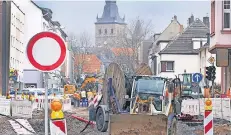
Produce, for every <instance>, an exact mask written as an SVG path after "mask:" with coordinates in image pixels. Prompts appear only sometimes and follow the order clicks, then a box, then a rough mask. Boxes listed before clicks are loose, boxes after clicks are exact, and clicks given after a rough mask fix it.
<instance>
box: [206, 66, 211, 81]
mask: <svg viewBox="0 0 231 135" xmlns="http://www.w3.org/2000/svg"><path fill="white" fill-rule="evenodd" d="M206 78H207V79H208V80H209V81H211V79H212V74H211V68H210V66H209V67H206Z"/></svg>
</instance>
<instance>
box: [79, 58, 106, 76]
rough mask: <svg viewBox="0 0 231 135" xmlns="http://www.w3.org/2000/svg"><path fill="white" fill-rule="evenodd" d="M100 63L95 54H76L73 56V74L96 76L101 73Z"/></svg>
mask: <svg viewBox="0 0 231 135" xmlns="http://www.w3.org/2000/svg"><path fill="white" fill-rule="evenodd" d="M101 65H102V63H101V61H100V59H99V58H98V57H97V56H96V55H95V54H78V55H75V67H77V68H76V69H75V73H78V75H81V74H98V73H100V72H101V71H100V70H101Z"/></svg>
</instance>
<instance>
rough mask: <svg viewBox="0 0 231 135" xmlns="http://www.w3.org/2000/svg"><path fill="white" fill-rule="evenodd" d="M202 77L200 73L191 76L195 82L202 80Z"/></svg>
mask: <svg viewBox="0 0 231 135" xmlns="http://www.w3.org/2000/svg"><path fill="white" fill-rule="evenodd" d="M202 78H203V76H202V74H201V73H195V74H193V76H192V81H193V82H196V83H199V82H200V81H201V80H202Z"/></svg>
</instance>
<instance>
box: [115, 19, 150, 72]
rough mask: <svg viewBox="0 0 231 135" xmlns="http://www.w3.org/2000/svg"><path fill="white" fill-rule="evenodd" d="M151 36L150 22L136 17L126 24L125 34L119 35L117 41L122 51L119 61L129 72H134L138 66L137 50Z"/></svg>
mask: <svg viewBox="0 0 231 135" xmlns="http://www.w3.org/2000/svg"><path fill="white" fill-rule="evenodd" d="M151 34H152V22H151V20H150V21H144V20H141V19H139V17H137V18H136V19H134V20H132V21H131V22H130V23H129V24H128V26H127V27H126V29H125V34H121V36H120V37H118V39H117V40H118V41H120V42H119V44H121V47H122V48H121V49H123V53H121V54H120V57H119V59H120V60H119V61H122V62H124V64H126V65H127V66H128V68H129V69H130V70H131V71H130V72H134V71H135V68H136V67H137V65H138V64H139V61H138V54H139V51H138V50H139V49H140V47H141V44H142V42H143V41H144V40H146V39H148V38H150V37H151ZM118 41H117V42H118ZM117 59H118V57H117ZM117 61H118V60H117Z"/></svg>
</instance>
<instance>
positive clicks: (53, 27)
mask: <svg viewBox="0 0 231 135" xmlns="http://www.w3.org/2000/svg"><path fill="white" fill-rule="evenodd" d="M16 2H17V4H18V5H19V7H20V8H21V9H22V10H23V11H24V13H25V26H26V27H25V35H24V36H25V38H24V44H26V45H27V43H28V42H29V40H30V39H31V38H32V37H33V36H34V35H35V34H37V33H39V32H42V31H51V32H54V33H56V34H57V35H59V36H60V37H62V38H63V40H64V42H67V41H66V38H67V35H66V33H65V32H64V31H63V30H62V29H61V25H60V23H59V22H58V21H53V20H51V19H52V13H53V12H52V11H51V10H50V9H48V8H42V7H39V6H38V5H36V3H34V2H33V1H23V2H19V1H16ZM32 18H33V19H32ZM24 49H25V48H24ZM67 54H69V51H67ZM66 61H67V59H66ZM24 62H25V64H24V69H25V70H24V71H25V72H26V73H24V76H25V77H24V82H25V86H27V85H29V84H37V86H39V87H44V76H43V77H42V78H41V77H40V72H41V71H35V70H34V69H35V68H34V67H33V66H32V65H31V64H30V63H29V61H28V59H27V57H26V55H25V61H24ZM27 69H28V70H27ZM66 69H68V68H66ZM31 72H33V73H31ZM37 72H38V73H37ZM28 73H31V76H28V75H27V74H28ZM38 74H39V75H38ZM32 75H35V76H32ZM43 75H44V74H43ZM38 76H39V77H38ZM49 76H50V77H49V78H50V79H49V80H48V88H55V87H60V86H61V84H63V83H62V81H63V80H65V78H64V75H63V74H62V73H61V67H60V68H58V69H57V70H54V71H53V72H50V73H49ZM28 77H29V78H28ZM31 78H36V79H31ZM33 80H39V81H40V82H39V83H38V82H37V81H36V82H31V81H33ZM40 84H43V85H40Z"/></svg>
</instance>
